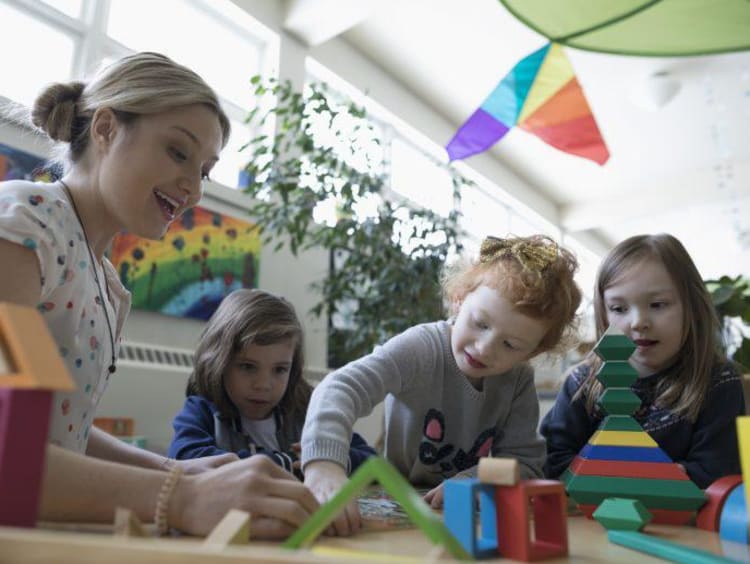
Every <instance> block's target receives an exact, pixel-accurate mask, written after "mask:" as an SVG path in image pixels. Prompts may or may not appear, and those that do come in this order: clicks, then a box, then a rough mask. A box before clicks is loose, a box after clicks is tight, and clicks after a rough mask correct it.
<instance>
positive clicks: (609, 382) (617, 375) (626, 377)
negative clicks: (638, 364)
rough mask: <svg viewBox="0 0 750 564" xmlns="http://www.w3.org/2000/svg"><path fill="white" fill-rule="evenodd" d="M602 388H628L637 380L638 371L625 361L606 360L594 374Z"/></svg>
mask: <svg viewBox="0 0 750 564" xmlns="http://www.w3.org/2000/svg"><path fill="white" fill-rule="evenodd" d="M596 379H597V380H599V381H600V382H601V383H602V384H603V385H604V387H605V388H606V387H611V388H629V387H630V386H632V385H633V382H635V381H636V380H637V379H638V371H637V370H636V369H635V368H633V367H632V366H630V364H629V363H628V361H626V360H608V361H607V362H605V363H604V364H602V366H601V368H599V371H598V372H597V373H596Z"/></svg>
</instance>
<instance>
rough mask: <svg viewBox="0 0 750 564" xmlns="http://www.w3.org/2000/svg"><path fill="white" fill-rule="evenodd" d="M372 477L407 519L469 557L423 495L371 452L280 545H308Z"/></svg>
mask: <svg viewBox="0 0 750 564" xmlns="http://www.w3.org/2000/svg"><path fill="white" fill-rule="evenodd" d="M373 481H377V482H379V483H380V485H382V486H383V489H385V491H386V492H387V493H388V494H390V495H391V496H392V497H393V499H395V500H396V502H397V503H399V504H400V505H401V507H402V508H403V509H404V511H405V512H406V514H407V515H408V516H409V519H411V521H412V522H413V523H414V524H415V525H416V526H417V527H418V528H419V529H420V530H421V531H422V533H424V535H425V536H426V537H427V538H428V539H430V540H431V541H432V543H433V544H441V545H443V546H445V548H446V550H448V552H450V554H451V556H453V557H454V558H458V559H460V560H466V559H469V554H468V553H467V552H466V551H465V550H464V548H463V546H461V543H460V542H458V540H457V539H456V537H454V536H453V535H452V534H451V532H450V531H449V530H448V528H447V527H446V526H445V524H444V523H443V521H442V520H441V519H440V518H439V517H438V516H437V515H436V514H435V512H434V511H433V510H432V509H431V508H430V506H429V505H427V503H425V501H424V500H423V499H422V496H420V495H419V494H418V493H417V492H416V490H415V489H414V488H413V487H412V486H411V484H409V482H407V481H406V478H404V477H403V476H402V475H401V474H400V473H399V472H398V470H396V468H395V467H394V466H393V465H392V464H391V463H390V462H388V461H387V460H386V459H385V458H382V457H380V456H373V457H371V458H369V459H368V460H367V461H366V462H365V463H364V464H363V465H362V466H360V467H359V468H358V469H357V471H356V472H355V473H354V474H352V475H351V477H350V478H349V481H348V482H346V484H344V486H343V487H342V488H341V489H340V490H339V491H338V493H337V494H336V495H334V496H333V497H332V498H331V499H330V500H328V502H327V503H324V504H323V505H321V506H320V508H319V509H318V510H317V511H316V512H315V513H313V515H312V516H311V517H310V518H309V519H308V520H307V521H306V522H305V523H303V524H302V526H301V527H299V528H298V529H297V530H296V531H295V532H294V533H293V534H292V535H291V536H290V537H289V538H288V539H287V540H286V541H285V542H284V544H282V546H283V547H284V548H288V549H292V550H296V549H298V548H302V547H303V546H308V545H310V544H311V543H312V542H313V541H314V540H315V539H316V538H317V537H318V535H320V534H321V533H322V532H323V530H324V529H325V528H326V527H327V526H328V525H329V524H330V523H331V521H333V520H334V519H335V518H336V516H337V515H338V514H339V513H340V512H341V510H342V509H343V508H344V507H345V506H346V504H347V503H349V501H350V500H352V499H354V498H356V496H357V495H359V493H360V492H362V490H364V489H365V488H366V487H367V486H368V485H370V484H371V483H372V482H373Z"/></svg>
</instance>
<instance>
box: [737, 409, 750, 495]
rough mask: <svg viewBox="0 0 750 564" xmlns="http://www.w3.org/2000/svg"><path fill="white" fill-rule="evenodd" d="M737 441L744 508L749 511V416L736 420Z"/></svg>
mask: <svg viewBox="0 0 750 564" xmlns="http://www.w3.org/2000/svg"><path fill="white" fill-rule="evenodd" d="M748 409H750V407H748ZM737 441H739V444H740V463H741V465H742V480H743V481H744V482H745V506H746V507H747V508H748V510H750V416H747V415H746V416H742V417H738V418H737Z"/></svg>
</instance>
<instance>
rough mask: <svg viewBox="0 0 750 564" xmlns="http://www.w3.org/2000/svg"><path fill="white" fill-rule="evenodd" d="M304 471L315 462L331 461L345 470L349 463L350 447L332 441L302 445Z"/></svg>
mask: <svg viewBox="0 0 750 564" xmlns="http://www.w3.org/2000/svg"><path fill="white" fill-rule="evenodd" d="M301 459H302V470H303V472H304V469H305V466H307V465H308V464H309V463H310V462H312V461H314V460H329V461H331V462H335V463H336V464H339V465H340V466H341V467H342V468H343V469H344V470H346V469H347V467H348V463H349V445H348V444H345V445H342V444H341V443H339V442H337V441H334V440H330V439H323V440H316V441H313V442H311V443H307V444H304V445H302V456H301Z"/></svg>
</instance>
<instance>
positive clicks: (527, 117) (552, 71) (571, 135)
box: [446, 43, 609, 165]
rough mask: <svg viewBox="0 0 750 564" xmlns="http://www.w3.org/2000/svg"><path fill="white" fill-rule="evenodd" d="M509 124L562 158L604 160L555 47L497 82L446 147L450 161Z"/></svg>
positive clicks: (484, 144)
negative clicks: (561, 153) (521, 129)
mask: <svg viewBox="0 0 750 564" xmlns="http://www.w3.org/2000/svg"><path fill="white" fill-rule="evenodd" d="M514 125H518V126H519V127H521V128H523V129H525V130H526V131H528V132H530V133H533V134H534V135H536V136H537V137H539V138H540V139H542V140H543V141H544V142H545V143H548V144H549V145H552V146H553V147H556V148H558V149H560V150H561V151H565V152H566V153H572V154H574V155H578V156H579V157H584V158H587V159H591V160H592V161H595V162H597V163H599V164H600V165H603V164H604V163H606V162H607V159H609V151H608V150H607V145H606V144H605V143H604V139H603V138H602V135H601V133H600V132H599V128H598V127H597V125H596V120H595V119H594V116H593V114H592V113H591V108H590V107H589V105H588V102H586V97H585V96H584V95H583V91H582V90H581V85H580V84H578V79H577V78H576V77H575V74H574V73H573V67H571V66H570V62H569V61H568V58H567V57H566V56H565V53H564V52H563V50H562V47H560V46H559V45H557V44H556V43H550V44H547V45H545V46H544V47H542V48H541V49H539V50H538V51H535V52H534V53H532V54H531V55H529V56H528V57H526V58H525V59H523V60H522V61H521V62H519V63H518V64H517V65H516V66H515V67H513V70H511V71H510V72H509V73H508V74H507V75H506V76H505V78H503V79H502V80H501V81H500V84H498V85H497V86H496V87H495V89H494V90H493V91H492V93H491V94H490V95H489V96H488V97H487V99H486V100H485V101H484V103H483V104H482V105H481V106H480V107H479V109H478V110H476V111H475V112H474V113H473V114H472V115H471V117H470V118H469V119H468V120H467V121H466V123H464V124H463V125H462V126H461V128H460V129H459V130H458V131H457V132H456V134H455V135H454V136H453V139H451V140H450V143H448V145H447V146H446V150H447V151H448V156H449V157H450V160H452V161H454V160H457V159H465V158H466V157H469V156H471V155H474V154H476V153H481V152H482V151H485V150H487V149H489V148H490V147H491V146H492V145H494V144H495V143H496V142H497V141H499V140H500V139H502V138H503V136H504V135H505V134H506V133H508V131H509V130H510V128H511V127H513V126H514Z"/></svg>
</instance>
